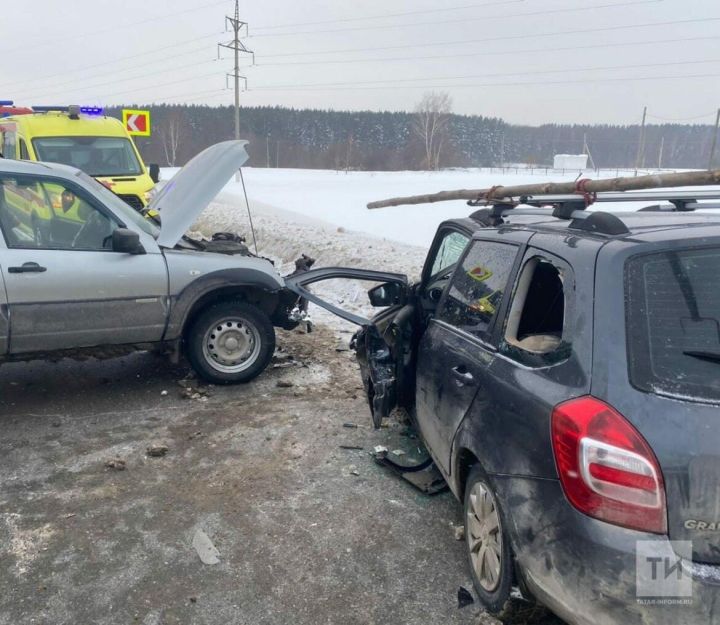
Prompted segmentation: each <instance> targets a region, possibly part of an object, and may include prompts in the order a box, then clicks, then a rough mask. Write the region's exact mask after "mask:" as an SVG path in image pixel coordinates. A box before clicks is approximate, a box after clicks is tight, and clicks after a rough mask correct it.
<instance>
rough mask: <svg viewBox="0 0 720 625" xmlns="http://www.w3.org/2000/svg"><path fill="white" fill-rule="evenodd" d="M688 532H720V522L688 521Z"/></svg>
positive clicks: (686, 526) (686, 525) (686, 527)
mask: <svg viewBox="0 0 720 625" xmlns="http://www.w3.org/2000/svg"><path fill="white" fill-rule="evenodd" d="M685 529H686V530H699V531H701V532H720V521H712V522H708V521H697V520H695V519H688V520H687V521H685Z"/></svg>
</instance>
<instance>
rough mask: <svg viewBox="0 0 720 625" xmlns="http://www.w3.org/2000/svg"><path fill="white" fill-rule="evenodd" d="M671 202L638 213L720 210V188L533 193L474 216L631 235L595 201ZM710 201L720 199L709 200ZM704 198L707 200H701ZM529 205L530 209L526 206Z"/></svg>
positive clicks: (487, 222) (497, 222)
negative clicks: (543, 220) (538, 219)
mask: <svg viewBox="0 0 720 625" xmlns="http://www.w3.org/2000/svg"><path fill="white" fill-rule="evenodd" d="M663 200H664V201H667V202H668V204H667V205H661V204H654V205H651V206H646V207H644V208H641V209H639V210H638V212H692V211H695V210H697V209H716V210H717V209H720V190H683V191H672V190H663V191H645V192H640V193H639V192H631V191H621V192H607V193H597V194H593V196H592V197H587V196H586V197H583V196H580V195H577V194H572V195H551V194H548V195H542V194H538V195H533V196H519V197H508V198H503V200H502V201H501V202H498V203H494V204H492V206H491V207H490V208H486V209H481V210H479V211H476V212H474V213H473V214H472V215H470V218H471V219H473V220H474V221H477V222H478V223H481V224H482V225H486V226H498V225H500V224H502V223H504V220H503V218H504V217H507V216H509V215H539V216H543V217H555V218H556V219H565V220H570V221H571V223H570V225H569V226H568V228H570V229H573V230H585V231H588V232H594V233H597V234H606V235H609V236H618V235H623V234H629V232H630V231H629V230H628V228H627V226H626V225H625V224H624V223H623V221H622V219H620V218H619V217H618V216H617V215H615V214H613V213H607V212H603V211H592V212H590V211H588V210H587V209H588V208H589V206H590V205H591V204H595V203H619V202H658V201H663ZM707 200H718V201H716V202H708V201H707ZM701 201H704V202H705V203H701ZM479 204H480V202H478V201H473V200H471V201H468V205H470V206H477V205H479ZM524 206H527V207H529V208H522V207H524Z"/></svg>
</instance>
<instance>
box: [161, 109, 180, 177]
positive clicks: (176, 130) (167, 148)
mask: <svg viewBox="0 0 720 625" xmlns="http://www.w3.org/2000/svg"><path fill="white" fill-rule="evenodd" d="M184 123H185V119H184V115H183V114H182V113H181V112H179V111H175V112H172V113H170V114H169V115H168V116H167V117H166V118H165V120H163V123H162V124H161V125H160V129H159V133H158V134H159V135H160V139H161V140H162V146H163V151H164V152H165V160H166V161H167V164H168V165H169V166H170V167H175V162H176V161H177V152H178V147H179V146H180V140H181V138H182V135H183V127H184Z"/></svg>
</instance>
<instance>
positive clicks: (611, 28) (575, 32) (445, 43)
mask: <svg viewBox="0 0 720 625" xmlns="http://www.w3.org/2000/svg"><path fill="white" fill-rule="evenodd" d="M717 21H720V17H705V18H697V19H690V20H674V21H669V22H651V23H648V24H625V25H621V26H604V27H602V28H586V29H578V30H565V31H559V32H558V31H555V32H552V33H533V34H532V35H520V34H517V35H510V34H505V35H502V36H500V37H485V38H483V39H464V40H462V41H458V40H453V41H437V42H431V43H428V42H423V43H415V44H408V45H401V46H373V48H372V49H373V50H407V49H410V48H428V47H433V46H449V45H460V44H466V43H488V42H491V41H510V40H514V39H529V38H531V39H540V38H543V37H559V36H561V35H583V34H588V33H601V32H610V31H617V30H631V29H634V28H654V27H657V26H673V27H675V26H678V25H681V24H694V23H700V22H702V23H706V22H717ZM365 51H366V48H345V49H341V50H318V51H315V52H294V53H288V54H266V55H264V58H277V57H283V56H313V55H322V54H342V53H345V52H365Z"/></svg>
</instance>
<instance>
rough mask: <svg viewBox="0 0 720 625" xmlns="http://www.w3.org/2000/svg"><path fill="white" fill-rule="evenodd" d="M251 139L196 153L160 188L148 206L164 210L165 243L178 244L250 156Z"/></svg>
mask: <svg viewBox="0 0 720 625" xmlns="http://www.w3.org/2000/svg"><path fill="white" fill-rule="evenodd" d="M246 145H247V141H223V142H222V143H216V144H215V145H211V146H210V147H209V148H207V149H205V150H203V151H202V152H200V154H198V155H197V156H195V157H193V158H192V159H191V160H190V161H189V162H188V164H187V165H185V167H183V168H182V169H181V170H180V171H179V172H178V173H177V174H175V176H173V178H172V179H170V180H168V182H167V184H166V185H165V186H164V187H163V188H162V189H161V190H160V192H159V193H158V194H157V196H155V197H154V198H153V200H152V202H150V204H149V205H148V210H156V211H158V212H159V214H160V222H161V226H160V236H159V237H158V239H157V242H158V245H160V246H161V247H174V246H175V245H177V243H178V241H180V239H181V238H182V236H183V235H184V234H185V233H186V232H187V230H188V228H190V226H192V224H193V223H194V222H195V220H196V219H197V218H198V216H199V215H200V213H202V212H203V211H204V210H205V208H206V207H207V205H208V204H209V203H210V202H211V201H212V200H213V199H214V198H215V196H216V195H217V194H218V193H220V191H221V190H222V188H223V187H224V186H225V185H226V184H227V182H228V180H230V178H231V177H232V175H233V174H234V173H235V172H236V171H237V170H238V169H240V167H242V165H243V164H244V163H245V161H247V159H248V153H247V151H246V150H245V146H246Z"/></svg>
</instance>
